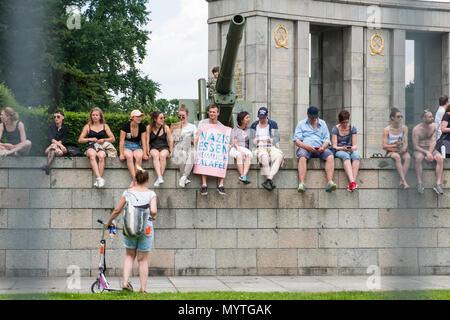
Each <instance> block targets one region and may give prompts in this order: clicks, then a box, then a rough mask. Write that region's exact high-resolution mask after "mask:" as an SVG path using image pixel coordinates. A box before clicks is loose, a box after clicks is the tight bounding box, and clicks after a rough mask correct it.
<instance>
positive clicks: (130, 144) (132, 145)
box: [123, 141, 142, 151]
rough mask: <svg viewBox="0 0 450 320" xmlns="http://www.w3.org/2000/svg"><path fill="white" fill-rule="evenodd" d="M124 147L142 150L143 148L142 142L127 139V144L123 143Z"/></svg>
mask: <svg viewBox="0 0 450 320" xmlns="http://www.w3.org/2000/svg"><path fill="white" fill-rule="evenodd" d="M123 147H124V148H125V149H128V150H131V151H135V150H140V149H142V143H141V142H139V143H136V142H130V141H125V144H124V145H123Z"/></svg>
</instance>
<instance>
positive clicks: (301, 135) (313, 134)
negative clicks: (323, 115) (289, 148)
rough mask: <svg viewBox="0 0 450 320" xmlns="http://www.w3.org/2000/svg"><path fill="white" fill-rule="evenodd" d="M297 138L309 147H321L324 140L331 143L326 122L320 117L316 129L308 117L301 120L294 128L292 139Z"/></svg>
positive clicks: (295, 139)
mask: <svg viewBox="0 0 450 320" xmlns="http://www.w3.org/2000/svg"><path fill="white" fill-rule="evenodd" d="M297 140H300V141H302V142H303V143H304V144H306V145H308V146H311V147H321V146H322V145H323V143H324V142H328V143H331V141H330V132H329V131H328V127H327V124H326V123H325V121H323V120H322V119H319V124H318V126H317V130H314V129H313V127H312V126H311V124H310V123H309V121H308V118H306V119H304V120H301V121H300V122H299V123H298V124H297V127H296V128H295V134H294V139H293V141H294V142H295V141H297Z"/></svg>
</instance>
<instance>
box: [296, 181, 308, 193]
mask: <svg viewBox="0 0 450 320" xmlns="http://www.w3.org/2000/svg"><path fill="white" fill-rule="evenodd" d="M297 191H298V192H306V186H305V184H304V183H303V182H300V183H299V184H298V188H297Z"/></svg>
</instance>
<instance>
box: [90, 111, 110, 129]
mask: <svg viewBox="0 0 450 320" xmlns="http://www.w3.org/2000/svg"><path fill="white" fill-rule="evenodd" d="M94 111H98V112H99V113H100V123H101V124H104V123H106V121H105V117H104V115H103V111H102V109H100V108H99V107H95V108H92V109H91V112H89V124H90V125H93V124H94V123H93V122H92V113H93V112H94Z"/></svg>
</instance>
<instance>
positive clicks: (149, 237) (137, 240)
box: [123, 220, 155, 252]
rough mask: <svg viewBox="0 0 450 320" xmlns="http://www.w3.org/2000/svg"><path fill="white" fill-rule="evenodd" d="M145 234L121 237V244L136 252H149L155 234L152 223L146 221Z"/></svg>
mask: <svg viewBox="0 0 450 320" xmlns="http://www.w3.org/2000/svg"><path fill="white" fill-rule="evenodd" d="M149 227H150V230H149V231H150V232H149V234H147V230H148V228H149ZM145 230H146V232H145V234H143V235H141V236H139V237H127V236H126V235H123V243H124V245H125V248H127V249H135V250H137V251H144V252H145V251H150V249H151V247H152V242H153V235H154V233H155V231H154V229H153V221H151V220H147V225H146V226H145Z"/></svg>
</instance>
